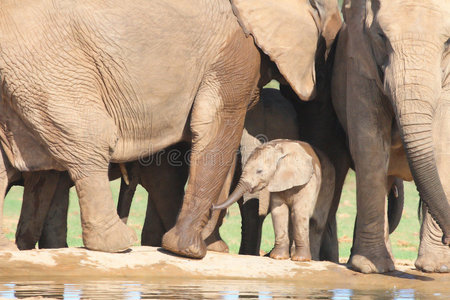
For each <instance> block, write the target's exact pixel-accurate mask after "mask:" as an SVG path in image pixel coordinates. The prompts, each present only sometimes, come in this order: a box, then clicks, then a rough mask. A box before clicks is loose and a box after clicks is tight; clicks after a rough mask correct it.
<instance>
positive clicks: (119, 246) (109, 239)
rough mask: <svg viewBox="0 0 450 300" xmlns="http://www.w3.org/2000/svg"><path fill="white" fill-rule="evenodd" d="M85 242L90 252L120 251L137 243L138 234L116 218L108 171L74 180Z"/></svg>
mask: <svg viewBox="0 0 450 300" xmlns="http://www.w3.org/2000/svg"><path fill="white" fill-rule="evenodd" d="M75 187H76V190H77V193H78V197H79V202H80V211H81V226H82V229H83V243H84V245H85V247H86V248H88V249H90V250H98V251H105V252H120V251H123V250H126V249H127V248H128V247H130V246H131V245H133V244H134V243H135V242H136V241H137V237H136V233H135V232H134V231H133V230H132V229H131V228H129V227H127V225H125V224H124V223H123V222H122V221H121V220H120V218H119V216H118V215H117V212H116V209H115V207H114V201H113V198H112V193H111V188H110V186H109V179H108V173H107V170H106V168H105V171H104V172H102V173H98V174H92V175H90V176H87V177H83V178H81V179H77V180H75Z"/></svg>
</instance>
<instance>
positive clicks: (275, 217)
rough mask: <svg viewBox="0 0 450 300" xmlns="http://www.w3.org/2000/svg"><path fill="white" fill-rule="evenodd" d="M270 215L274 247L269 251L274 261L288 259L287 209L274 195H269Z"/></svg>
mask: <svg viewBox="0 0 450 300" xmlns="http://www.w3.org/2000/svg"><path fill="white" fill-rule="evenodd" d="M270 202H271V203H270V206H271V208H270V213H271V215H272V223H273V230H274V232H275V245H274V247H273V249H272V251H270V257H271V258H274V259H288V258H289V248H290V247H289V246H290V245H289V207H288V206H287V205H286V203H285V202H284V200H283V199H280V198H279V197H278V196H277V195H276V194H275V193H272V194H271V199H270Z"/></svg>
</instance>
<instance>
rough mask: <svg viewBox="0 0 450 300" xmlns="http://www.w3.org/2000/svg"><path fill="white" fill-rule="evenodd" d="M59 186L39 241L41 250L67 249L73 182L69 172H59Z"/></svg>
mask: <svg viewBox="0 0 450 300" xmlns="http://www.w3.org/2000/svg"><path fill="white" fill-rule="evenodd" d="M58 173H59V178H58V185H57V187H56V191H55V193H54V196H53V199H52V202H51V204H50V209H49V211H48V213H47V217H46V219H45V223H44V228H42V233H41V237H40V239H39V248H40V249H50V248H65V247H67V212H68V209H69V189H70V187H71V186H72V184H73V183H72V180H71V179H70V177H69V174H68V173H67V172H58Z"/></svg>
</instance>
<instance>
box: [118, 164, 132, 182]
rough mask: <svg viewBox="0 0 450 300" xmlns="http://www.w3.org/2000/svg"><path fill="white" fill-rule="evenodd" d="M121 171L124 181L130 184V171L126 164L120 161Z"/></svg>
mask: <svg viewBox="0 0 450 300" xmlns="http://www.w3.org/2000/svg"><path fill="white" fill-rule="evenodd" d="M119 167H120V172H121V173H122V177H123V181H125V183H126V185H130V180H129V179H128V172H127V168H126V167H125V164H123V163H120V164H119Z"/></svg>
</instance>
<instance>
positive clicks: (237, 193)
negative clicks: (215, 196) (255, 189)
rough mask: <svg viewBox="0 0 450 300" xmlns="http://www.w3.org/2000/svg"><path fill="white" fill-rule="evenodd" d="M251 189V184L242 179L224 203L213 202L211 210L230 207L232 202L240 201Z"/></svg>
mask: <svg viewBox="0 0 450 300" xmlns="http://www.w3.org/2000/svg"><path fill="white" fill-rule="evenodd" d="M249 190H250V185H249V184H247V183H245V182H243V181H240V182H239V183H238V185H237V186H236V188H235V189H234V191H233V193H231V195H230V196H229V197H228V199H227V200H226V201H225V202H223V203H220V204H217V205H216V204H213V205H212V207H211V211H215V210H220V209H225V208H228V207H229V206H231V204H233V203H235V202H236V201H238V200H239V199H240V198H241V197H242V196H243V195H244V194H245V193H246V192H248V191H249Z"/></svg>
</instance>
